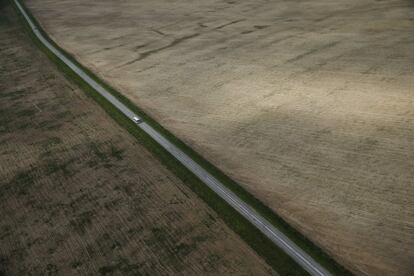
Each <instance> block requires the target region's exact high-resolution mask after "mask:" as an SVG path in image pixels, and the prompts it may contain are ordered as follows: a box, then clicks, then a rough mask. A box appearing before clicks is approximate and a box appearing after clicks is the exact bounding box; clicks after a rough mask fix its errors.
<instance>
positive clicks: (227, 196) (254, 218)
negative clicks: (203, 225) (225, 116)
mask: <svg viewBox="0 0 414 276" xmlns="http://www.w3.org/2000/svg"><path fill="white" fill-rule="evenodd" d="M14 2H15V3H16V5H17V7H18V9H19V11H20V12H21V14H22V15H23V17H24V18H25V20H26V21H27V23H28V24H29V26H30V28H31V29H32V31H33V33H34V34H35V35H36V37H37V38H38V39H39V40H40V41H41V42H42V43H43V45H44V46H45V47H47V48H48V49H49V50H50V51H51V52H52V53H54V54H55V55H56V56H57V57H58V58H59V59H60V60H61V61H62V62H64V63H65V64H66V65H67V66H68V67H70V68H71V69H72V70H73V71H74V72H76V74H78V75H79V76H80V77H81V78H82V79H83V80H84V81H85V82H87V83H88V84H89V85H90V86H91V87H93V88H94V89H95V90H96V91H97V92H98V93H100V94H101V95H102V96H103V97H105V98H106V99H107V100H108V101H109V102H111V103H112V104H113V105H114V106H116V108H118V109H119V110H120V111H121V112H122V113H123V114H125V115H126V116H127V117H129V118H131V120H132V118H133V117H138V118H140V117H139V116H138V115H136V114H135V113H134V112H132V111H131V110H130V109H129V108H128V107H126V106H125V105H124V104H122V103H121V102H120V101H119V100H118V99H116V98H115V97H114V96H112V95H111V94H110V93H109V92H108V91H107V90H106V89H105V88H104V87H102V86H101V85H100V84H98V83H97V82H96V81H94V80H93V79H92V78H91V77H89V76H88V74H87V73H86V72H85V71H83V70H82V69H81V68H79V67H78V66H77V65H76V64H74V63H73V62H72V61H70V60H69V59H68V58H67V57H66V56H65V55H63V54H62V53H61V52H60V51H59V50H58V49H57V48H55V47H54V46H53V45H52V44H50V43H49V41H48V40H47V39H46V38H45V37H44V36H43V35H42V34H41V32H40V31H39V29H38V28H37V27H36V25H35V24H34V23H33V21H32V20H31V18H30V17H29V16H28V15H27V13H26V11H25V10H24V9H23V7H22V6H21V4H20V2H19V1H18V0H14ZM137 127H139V128H141V129H142V130H143V131H145V132H146V133H147V134H148V135H150V136H151V137H152V138H153V139H154V140H155V141H157V142H158V143H159V144H160V145H161V146H162V147H163V148H164V149H166V150H167V151H168V152H169V153H171V155H173V156H174V157H175V158H176V159H177V160H179V161H180V162H181V164H183V165H184V166H185V167H186V168H188V169H189V170H190V171H191V172H192V173H194V174H195V175H196V176H197V177H198V178H199V179H200V180H201V181H203V182H204V183H205V184H206V185H207V186H208V187H209V188H210V189H212V190H213V191H214V192H216V193H217V194H218V195H219V196H220V197H221V198H222V199H223V200H225V201H226V202H227V203H228V204H229V205H230V206H232V207H233V208H234V209H235V210H236V211H238V212H239V213H240V214H241V215H242V216H243V217H245V218H246V219H247V220H248V221H250V222H251V223H252V224H253V225H254V226H255V227H257V228H258V229H259V230H260V231H261V232H262V233H263V234H264V235H266V236H267V237H268V238H269V239H270V240H271V241H273V243H274V244H276V245H277V246H278V247H280V248H281V249H283V250H284V251H285V252H286V254H288V255H289V256H290V257H292V258H293V259H294V260H295V261H296V262H297V263H298V264H299V265H300V266H302V267H303V269H305V270H306V271H308V272H309V273H310V274H311V275H330V273H329V272H328V271H327V270H326V269H324V268H323V267H322V266H321V265H320V264H319V263H317V262H316V261H315V260H314V259H313V258H312V257H310V256H309V255H308V254H307V253H305V252H304V251H303V250H302V249H300V248H299V247H298V246H297V245H296V244H295V243H294V242H292V241H291V240H290V239H289V238H287V237H286V236H285V235H284V234H283V233H281V232H280V231H279V230H278V229H276V228H275V227H274V226H273V225H272V224H271V223H270V222H269V221H267V220H266V219H265V218H263V217H262V216H261V215H260V214H258V213H257V212H256V211H255V210H254V209H253V208H251V207H250V206H249V205H247V204H246V203H245V202H243V201H242V200H241V199H240V198H239V197H238V196H237V195H235V194H234V193H233V192H231V191H230V190H229V189H227V188H226V187H225V186H224V185H223V184H222V183H221V182H220V181H218V180H217V179H216V178H215V177H214V176H212V175H211V174H210V173H208V172H207V171H206V170H205V169H203V168H202V167H201V166H200V165H198V164H197V163H196V162H195V161H194V160H193V159H191V158H190V157H189V156H188V155H186V154H185V153H184V152H183V151H181V150H180V149H179V148H177V147H176V146H175V145H174V144H173V143H171V142H170V141H169V140H168V139H166V138H165V137H163V136H162V135H161V134H160V133H159V132H157V131H156V130H155V129H154V128H152V127H151V126H150V125H148V124H147V123H146V122H141V123H138V124H137Z"/></svg>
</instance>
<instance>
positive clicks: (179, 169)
mask: <svg viewBox="0 0 414 276" xmlns="http://www.w3.org/2000/svg"><path fill="white" fill-rule="evenodd" d="M21 4H22V5H23V6H24V4H23V3H21ZM24 8H25V10H26V12H27V13H28V15H29V16H30V17H31V19H32V20H33V22H35V24H36V25H37V27H38V28H39V30H40V31H41V32H42V34H43V35H44V37H46V38H47V39H48V40H49V42H50V43H51V44H52V45H54V46H55V47H56V48H58V49H59V50H60V51H61V52H62V53H64V54H65V55H66V56H67V57H68V58H69V59H71V60H72V61H73V62H74V63H75V64H76V65H78V66H79V67H81V68H82V69H83V70H84V71H85V72H87V73H88V74H89V76H90V77H92V78H93V79H94V80H95V81H97V82H98V83H99V84H101V85H102V86H103V87H105V88H106V89H107V90H108V91H109V92H111V93H112V94H113V95H114V96H115V97H117V98H118V99H119V100H120V101H121V102H123V103H124V104H125V105H126V106H128V107H129V108H130V109H131V110H132V111H134V112H135V113H137V114H139V115H140V116H141V117H142V118H143V119H144V120H145V121H146V122H147V123H149V124H150V125H151V126H152V127H153V128H154V129H156V130H157V131H159V132H160V133H162V134H163V135H164V136H165V137H166V138H167V139H169V140H170V141H171V142H173V143H174V144H175V145H176V146H177V147H179V148H180V149H181V150H183V151H184V152H185V153H186V154H187V155H189V156H190V157H191V158H192V159H194V160H195V161H196V162H197V163H199V164H200V165H201V166H202V167H204V169H206V170H207V171H208V172H209V173H211V174H212V175H214V176H215V177H216V178H217V179H218V180H220V181H221V182H222V183H223V184H224V185H226V186H227V187H228V188H229V189H231V190H232V191H233V192H234V193H235V194H237V195H238V196H239V197H240V198H241V199H242V200H244V201H245V202H247V203H248V204H249V205H250V206H252V207H253V208H255V209H256V210H257V211H258V212H259V213H260V214H261V215H262V216H264V217H265V218H266V219H268V220H269V221H270V222H272V223H273V224H274V225H275V226H276V227H277V228H278V229H280V230H281V231H282V232H283V233H284V234H285V235H287V236H288V237H289V238H290V239H291V240H293V241H294V242H295V243H296V244H297V245H299V246H300V247H301V248H302V249H303V250H305V251H306V252H307V253H308V254H310V255H311V256H312V257H313V258H314V259H315V260H317V261H318V262H319V263H320V264H321V265H323V266H324V267H325V268H326V269H328V270H329V271H330V272H331V273H332V274H336V275H349V274H350V272H349V271H347V270H346V269H345V268H344V267H342V266H341V265H340V264H338V263H337V262H335V261H334V260H333V259H332V258H331V257H330V256H328V255H327V254H325V253H324V252H323V251H322V250H321V249H320V248H318V247H317V246H316V245H314V244H313V243H312V242H311V241H309V240H308V239H306V237H304V236H303V235H302V234H301V233H299V232H298V231H296V230H295V229H293V228H292V227H291V226H289V225H288V224H287V223H286V222H285V221H284V220H283V219H282V218H280V217H279V216H278V215H277V214H275V213H274V212H273V211H272V210H271V209H270V208H268V207H267V206H265V205H264V204H263V203H261V202H260V201H259V200H258V199H256V198H255V197H254V196H252V195H251V194H250V193H248V192H247V191H245V190H244V189H243V188H242V187H241V186H240V185H239V184H237V183H236V182H234V181H233V180H231V179H230V178H229V177H227V176H226V175H225V174H224V173H222V172H221V171H220V170H219V169H217V168H216V167H215V166H213V165H212V164H211V163H209V162H208V161H206V160H205V159H204V158H202V157H201V156H200V155H199V154H198V153H196V152H195V151H193V150H192V149H191V148H189V147H188V146H187V145H186V144H184V143H183V142H182V141H180V140H179V139H178V138H176V137H175V136H174V135H173V134H171V133H170V132H169V131H167V130H166V129H164V128H163V127H162V126H161V125H159V124H158V123H157V122H155V121H154V120H153V119H152V118H151V117H149V116H148V115H147V114H145V112H143V111H142V110H141V109H139V108H138V107H137V106H136V105H135V104H133V103H132V102H130V101H129V100H128V99H127V98H126V97H124V96H123V95H121V94H120V93H119V92H117V91H115V90H114V89H113V88H111V87H110V86H109V85H108V84H106V83H105V82H103V81H102V80H100V79H98V78H97V77H96V76H95V74H93V73H92V72H90V70H88V69H87V68H85V67H83V66H82V65H81V64H79V63H78V62H77V61H76V59H75V58H73V57H72V56H71V55H70V54H68V53H66V52H65V51H64V50H62V49H61V48H60V47H59V46H58V45H56V44H55V43H54V42H53V41H52V40H51V39H49V37H48V36H47V34H46V33H45V32H43V30H42V29H41V27H40V26H39V24H38V23H37V21H36V20H35V19H34V18H33V16H32V15H31V13H30V11H29V10H28V9H27V8H26V7H24ZM19 16H20V19H21V20H22V22H23V24H24V25H25V26H26V29H27V30H28V33H29V35H30V36H31V38H32V39H33V41H34V42H35V43H36V44H37V46H38V47H39V48H40V49H42V51H43V52H45V54H46V55H47V56H48V57H49V58H50V59H51V60H52V61H53V62H54V63H55V64H56V66H57V67H58V68H59V69H60V70H61V71H62V72H63V73H64V74H65V75H66V77H67V78H68V79H69V80H71V81H73V82H74V83H76V84H77V85H78V86H79V87H80V88H82V89H83V90H84V91H85V93H86V94H87V95H89V96H90V97H92V98H93V99H94V100H96V102H98V104H100V105H101V106H102V107H103V109H104V110H105V111H106V112H107V113H108V114H109V115H110V116H111V117H112V118H113V119H114V120H115V121H116V122H117V123H118V124H120V125H121V126H122V127H123V128H125V129H126V130H128V131H129V132H130V133H131V134H132V135H133V136H134V137H136V138H137V139H138V140H139V141H140V142H141V143H142V144H144V145H145V146H146V147H147V148H148V149H149V150H150V151H151V152H152V153H153V154H154V155H155V156H156V157H157V158H158V159H159V160H160V161H161V162H162V163H163V164H164V165H165V166H166V167H168V168H169V169H170V170H171V171H173V172H174V173H175V174H176V175H177V176H178V177H179V178H180V179H181V180H182V181H183V182H184V183H185V184H186V185H188V186H189V187H190V188H191V189H192V190H193V191H194V192H195V193H196V194H197V195H198V196H199V197H200V198H202V199H203V200H204V201H206V202H207V203H208V204H209V205H210V207H212V208H213V209H214V210H215V211H216V212H217V213H218V214H219V215H220V217H222V218H223V220H224V221H225V222H226V224H227V225H228V226H229V227H230V228H231V229H233V230H234V231H235V232H236V233H238V234H239V235H240V236H241V237H242V238H243V240H245V241H246V242H247V243H248V244H249V245H250V246H251V247H252V248H253V249H255V250H256V251H257V252H258V254H259V255H261V256H262V257H263V258H264V259H265V260H266V262H267V263H269V264H270V265H271V266H272V267H273V268H274V269H275V270H276V271H278V272H279V273H280V274H283V275H286V274H290V275H298V274H304V273H305V272H304V271H303V270H302V269H301V268H300V267H299V266H298V265H297V264H296V263H295V262H294V261H293V260H291V259H290V257H288V256H287V255H286V254H285V253H284V252H283V251H282V250H280V249H279V248H278V247H276V246H275V245H273V243H272V242H270V241H269V240H268V239H267V238H266V237H264V235H263V234H261V232H260V231H259V230H257V229H256V228H255V227H254V226H252V225H251V224H250V223H249V222H248V221H247V220H246V219H244V218H243V217H242V216H241V215H240V214H238V213H237V212H236V211H235V210H234V209H233V208H231V207H230V206H229V205H227V203H225V202H224V201H223V200H222V199H221V198H220V197H219V196H218V195H216V194H215V193H214V192H213V191H211V190H210V189H209V188H208V187H207V186H206V185H204V184H203V183H202V182H201V181H200V180H199V179H198V178H197V177H195V176H194V175H193V174H192V173H191V172H190V171H188V170H187V169H186V168H185V167H184V166H183V165H181V164H180V163H179V162H178V161H177V160H176V159H175V158H174V157H172V156H171V155H170V154H169V153H168V152H167V151H165V150H164V149H163V148H162V147H160V146H159V145H158V144H157V143H156V142H155V141H153V140H152V138H150V137H149V136H148V135H147V134H146V133H145V132H143V131H142V130H140V129H139V128H137V127H136V126H135V124H133V123H132V122H131V120H130V119H129V118H127V117H125V116H124V115H123V114H122V113H121V112H119V111H118V110H117V109H116V108H115V107H114V106H112V104H110V103H109V102H108V101H107V100H106V99H104V98H103V97H102V96H101V95H100V94H99V93H97V92H96V91H94V90H93V89H92V88H91V87H90V86H89V85H88V84H87V83H85V82H84V81H83V80H82V79H81V78H80V77H78V76H77V75H76V74H75V73H74V72H73V71H72V70H71V69H69V68H68V67H67V66H66V65H65V64H64V63H62V62H61V61H60V60H59V59H58V58H57V57H56V56H54V55H53V53H51V52H50V51H49V50H48V49H47V48H45V47H44V46H43V44H42V43H40V42H39V41H38V40H37V38H36V37H35V36H34V34H33V33H32V32H31V30H30V27H29V26H28V25H27V23H26V21H25V20H24V19H23V18H22V17H21V15H20V13H19Z"/></svg>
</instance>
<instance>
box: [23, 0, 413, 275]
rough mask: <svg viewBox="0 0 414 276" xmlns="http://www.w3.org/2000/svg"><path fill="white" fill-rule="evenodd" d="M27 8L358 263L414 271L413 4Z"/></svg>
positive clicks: (260, 193) (253, 188) (62, 4)
mask: <svg viewBox="0 0 414 276" xmlns="http://www.w3.org/2000/svg"><path fill="white" fill-rule="evenodd" d="M26 3H27V5H28V6H29V7H30V9H31V11H32V12H33V14H34V15H35V16H36V17H37V19H38V20H39V21H40V23H41V24H42V25H43V26H44V28H45V29H46V30H47V32H48V33H49V34H50V35H51V37H52V38H53V39H54V40H55V41H56V42H57V43H58V44H59V45H60V46H62V47H63V48H64V49H65V50H67V51H68V52H70V53H71V54H73V55H74V56H75V57H76V58H77V59H78V60H79V61H80V62H82V64H84V65H86V66H87V67H88V68H90V69H91V70H92V71H94V72H95V73H97V74H98V75H99V76H100V77H102V78H103V79H104V80H105V81H107V82H109V83H110V84H111V85H112V86H113V87H115V88H116V89H118V90H119V92H121V93H123V94H124V95H126V96H127V97H128V98H129V99H131V100H132V101H133V102H135V103H136V104H137V105H138V106H139V107H141V108H142V109H144V110H145V111H146V112H147V113H149V114H150V115H151V116H152V117H154V118H155V119H156V120H158V121H159V122H160V123H161V124H162V125H163V126H165V127H166V128H167V129H169V130H170V131H172V132H173V133H174V134H175V135H176V136H178V137H179V138H181V139H183V140H184V141H185V142H186V143H187V144H188V145H190V146H191V147H192V148H194V149H195V150H196V151H198V152H200V153H201V154H202V155H203V156H205V157H206V158H207V159H208V160H209V161H210V162H211V163H213V164H214V165H216V166H217V167H219V168H220V169H221V170H223V171H224V172H225V173H226V174H228V175H229V176H230V177H232V178H233V179H235V180H236V181H238V182H239V183H240V184H241V185H242V186H243V187H245V188H246V189H247V190H248V191H250V192H251V193H252V194H253V195H255V196H256V197H257V198H259V199H260V200H262V201H263V202H264V203H265V204H267V205H268V206H270V207H271V208H272V209H273V210H275V211H276V212H277V213H278V214H280V215H281V216H282V217H284V218H285V219H286V220H287V221H288V222H290V223H291V224H292V225H293V226H295V227H296V228H297V229H299V230H300V231H301V232H302V233H304V234H305V235H306V236H307V237H309V238H310V239H311V240H313V241H314V242H315V243H317V244H318V245H320V246H321V247H322V248H323V249H325V250H326V251H327V252H328V253H330V254H332V255H333V256H334V257H335V258H336V259H337V260H339V261H340V262H341V263H343V264H344V265H346V266H347V267H348V268H350V269H351V270H352V271H354V272H355V273H357V274H372V275H378V274H388V275H410V274H411V275H412V273H413V271H414V267H413V262H412V260H413V259H414V89H413V87H414V51H413V49H414V35H413V30H414V3H413V2H412V1H410V0H391V1H373V0H362V1H361V0H349V1H339V0H334V1H327V0H312V1H310V0H303V1H302V0H301V1H287V0H286V1H284V0H275V1H264V0H263V1H257V0H246V1H224V0H207V1H201V2H200V1H189V0H175V1H166V0H156V1H148V0H146V1H132V0H125V1H109V0H103V1H80V0H71V1H51V0H27V1H26Z"/></svg>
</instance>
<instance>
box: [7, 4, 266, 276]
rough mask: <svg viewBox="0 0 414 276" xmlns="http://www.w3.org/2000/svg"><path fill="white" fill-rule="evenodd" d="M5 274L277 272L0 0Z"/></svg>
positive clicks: (246, 273)
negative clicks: (59, 64) (67, 74)
mask: <svg viewBox="0 0 414 276" xmlns="http://www.w3.org/2000/svg"><path fill="white" fill-rule="evenodd" d="M0 3H1V5H0V217H1V220H0V244H1V246H0V274H1V275H3V274H5V275H29V274H30V275H58V274H59V275H97V274H102V275H107V274H108V275H138V274H144V275H165V274H185V275H197V274H214V275H221V274H245V275H257V274H259V275H268V274H274V272H273V271H272V270H271V269H270V268H269V266H268V265H267V264H265V263H264V261H263V260H262V259H261V258H259V257H258V256H257V255H256V253H255V252H253V251H252V249H250V247H248V246H247V245H246V244H245V243H244V242H243V241H242V240H241V239H240V238H239V237H238V236H237V235H236V234H234V233H233V232H232V231H231V230H230V229H229V228H228V227H227V226H225V225H224V223H223V221H221V220H220V218H218V217H217V215H216V214H215V213H214V212H213V211H212V210H211V209H210V208H209V207H208V206H206V204H204V203H203V202H202V201H201V200H200V199H199V198H197V197H196V196H195V195H194V193H193V192H192V191H191V190H189V188H187V186H185V185H184V184H183V183H182V182H181V181H180V180H179V179H177V178H176V177H175V176H174V175H173V174H172V173H170V172H169V171H168V170H167V169H166V168H164V167H163V166H162V165H161V164H160V162H159V161H157V159H155V158H154V157H153V156H152V155H151V154H150V153H149V152H148V151H147V150H146V149H145V148H144V147H143V146H142V145H140V144H138V143H137V141H136V140H135V139H134V138H133V137H132V136H131V135H129V134H128V133H127V132H126V131H125V130H124V129H122V128H121V127H119V126H118V125H117V124H116V123H115V122H114V121H113V120H112V119H111V118H110V117H109V116H108V115H107V114H106V113H105V112H104V111H103V110H101V108H100V107H99V106H98V105H97V104H96V103H95V102H94V101H93V100H92V99H91V98H89V97H87V96H86V95H85V94H84V93H83V92H82V91H80V90H79V89H78V88H77V87H76V86H74V85H73V84H72V83H69V82H68V81H67V80H66V79H64V78H63V77H62V76H61V73H60V72H59V71H57V69H56V68H55V67H54V66H53V65H52V64H51V63H50V62H49V60H48V59H47V57H46V56H45V55H43V54H42V53H41V52H40V51H39V50H38V49H37V48H36V47H35V46H34V44H33V43H32V41H30V39H28V37H26V35H25V33H24V31H23V29H22V28H21V27H20V25H18V24H17V21H16V20H17V19H16V14H15V13H14V10H13V9H12V8H11V6H7V5H6V4H5V2H4V1H1V2H0Z"/></svg>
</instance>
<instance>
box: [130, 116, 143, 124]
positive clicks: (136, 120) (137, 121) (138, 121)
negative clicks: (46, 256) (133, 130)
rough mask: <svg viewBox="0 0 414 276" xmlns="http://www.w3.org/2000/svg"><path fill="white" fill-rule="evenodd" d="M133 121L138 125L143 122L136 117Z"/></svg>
mask: <svg viewBox="0 0 414 276" xmlns="http://www.w3.org/2000/svg"><path fill="white" fill-rule="evenodd" d="M132 121H134V122H135V123H136V124H140V123H142V120H141V119H140V118H138V117H136V116H134V117H132Z"/></svg>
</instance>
